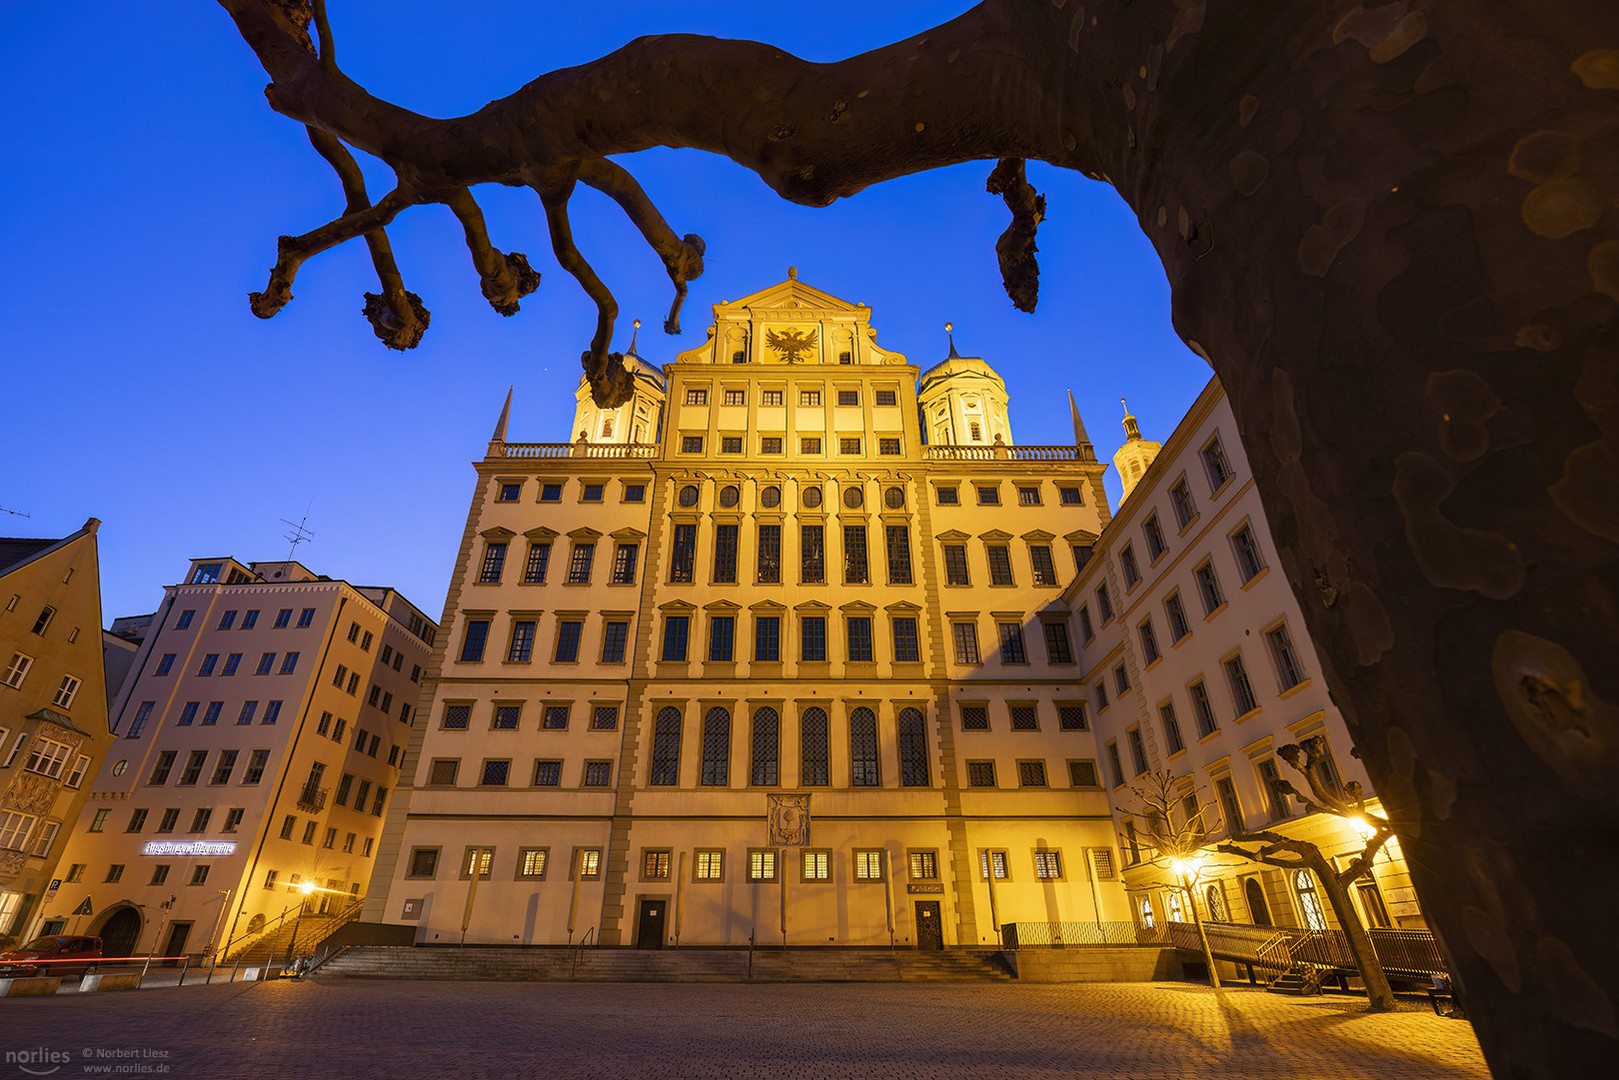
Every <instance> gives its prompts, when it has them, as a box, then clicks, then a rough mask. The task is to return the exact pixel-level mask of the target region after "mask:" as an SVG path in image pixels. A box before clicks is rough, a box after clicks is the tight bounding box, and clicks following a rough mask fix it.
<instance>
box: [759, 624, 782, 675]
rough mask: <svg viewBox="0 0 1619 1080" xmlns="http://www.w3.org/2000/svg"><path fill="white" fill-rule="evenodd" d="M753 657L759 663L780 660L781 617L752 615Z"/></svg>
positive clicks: (771, 662)
mask: <svg viewBox="0 0 1619 1080" xmlns="http://www.w3.org/2000/svg"><path fill="white" fill-rule="evenodd" d="M753 659H754V660H756V661H758V662H761V663H770V664H773V663H776V662H778V661H780V660H781V617H780V616H777V615H755V616H754V617H753Z"/></svg>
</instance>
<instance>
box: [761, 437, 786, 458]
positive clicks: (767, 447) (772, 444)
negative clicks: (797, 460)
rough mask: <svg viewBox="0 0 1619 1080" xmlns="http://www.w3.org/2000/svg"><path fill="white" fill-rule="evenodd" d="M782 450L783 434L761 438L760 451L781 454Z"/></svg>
mask: <svg viewBox="0 0 1619 1080" xmlns="http://www.w3.org/2000/svg"><path fill="white" fill-rule="evenodd" d="M781 452H782V445H781V436H780V435H766V436H764V437H763V438H761V439H760V440H759V453H761V454H779V453H781Z"/></svg>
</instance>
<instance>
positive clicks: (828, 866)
mask: <svg viewBox="0 0 1619 1080" xmlns="http://www.w3.org/2000/svg"><path fill="white" fill-rule="evenodd" d="M799 865H800V866H801V867H802V870H801V872H800V873H799V878H800V879H801V880H803V881H831V880H832V853H831V852H830V851H827V850H826V849H824V848H822V849H819V850H817V849H813V848H809V849H806V850H805V851H804V853H803V855H802V856H800V860H799Z"/></svg>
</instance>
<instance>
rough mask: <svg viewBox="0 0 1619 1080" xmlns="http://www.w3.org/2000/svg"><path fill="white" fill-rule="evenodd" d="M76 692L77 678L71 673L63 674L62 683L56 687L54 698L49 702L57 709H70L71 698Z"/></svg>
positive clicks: (77, 688) (77, 689) (77, 686)
mask: <svg viewBox="0 0 1619 1080" xmlns="http://www.w3.org/2000/svg"><path fill="white" fill-rule="evenodd" d="M78 692H79V680H78V679H76V678H74V677H73V676H72V675H63V676H62V685H61V686H58V687H57V688H56V698H55V700H54V701H52V702H51V704H53V705H55V706H56V707H57V708H58V709H71V708H72V707H73V698H74V697H75V696H76V695H77V694H78Z"/></svg>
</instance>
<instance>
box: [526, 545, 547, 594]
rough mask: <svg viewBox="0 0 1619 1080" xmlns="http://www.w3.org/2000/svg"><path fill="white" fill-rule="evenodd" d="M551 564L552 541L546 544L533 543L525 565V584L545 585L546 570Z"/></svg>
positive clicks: (529, 547) (529, 548)
mask: <svg viewBox="0 0 1619 1080" xmlns="http://www.w3.org/2000/svg"><path fill="white" fill-rule="evenodd" d="M550 563H551V544H550V541H546V542H544V543H531V544H529V546H528V559H527V560H526V561H525V562H524V563H523V584H524V585H544V584H545V570H546V567H547V566H549V565H550Z"/></svg>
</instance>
